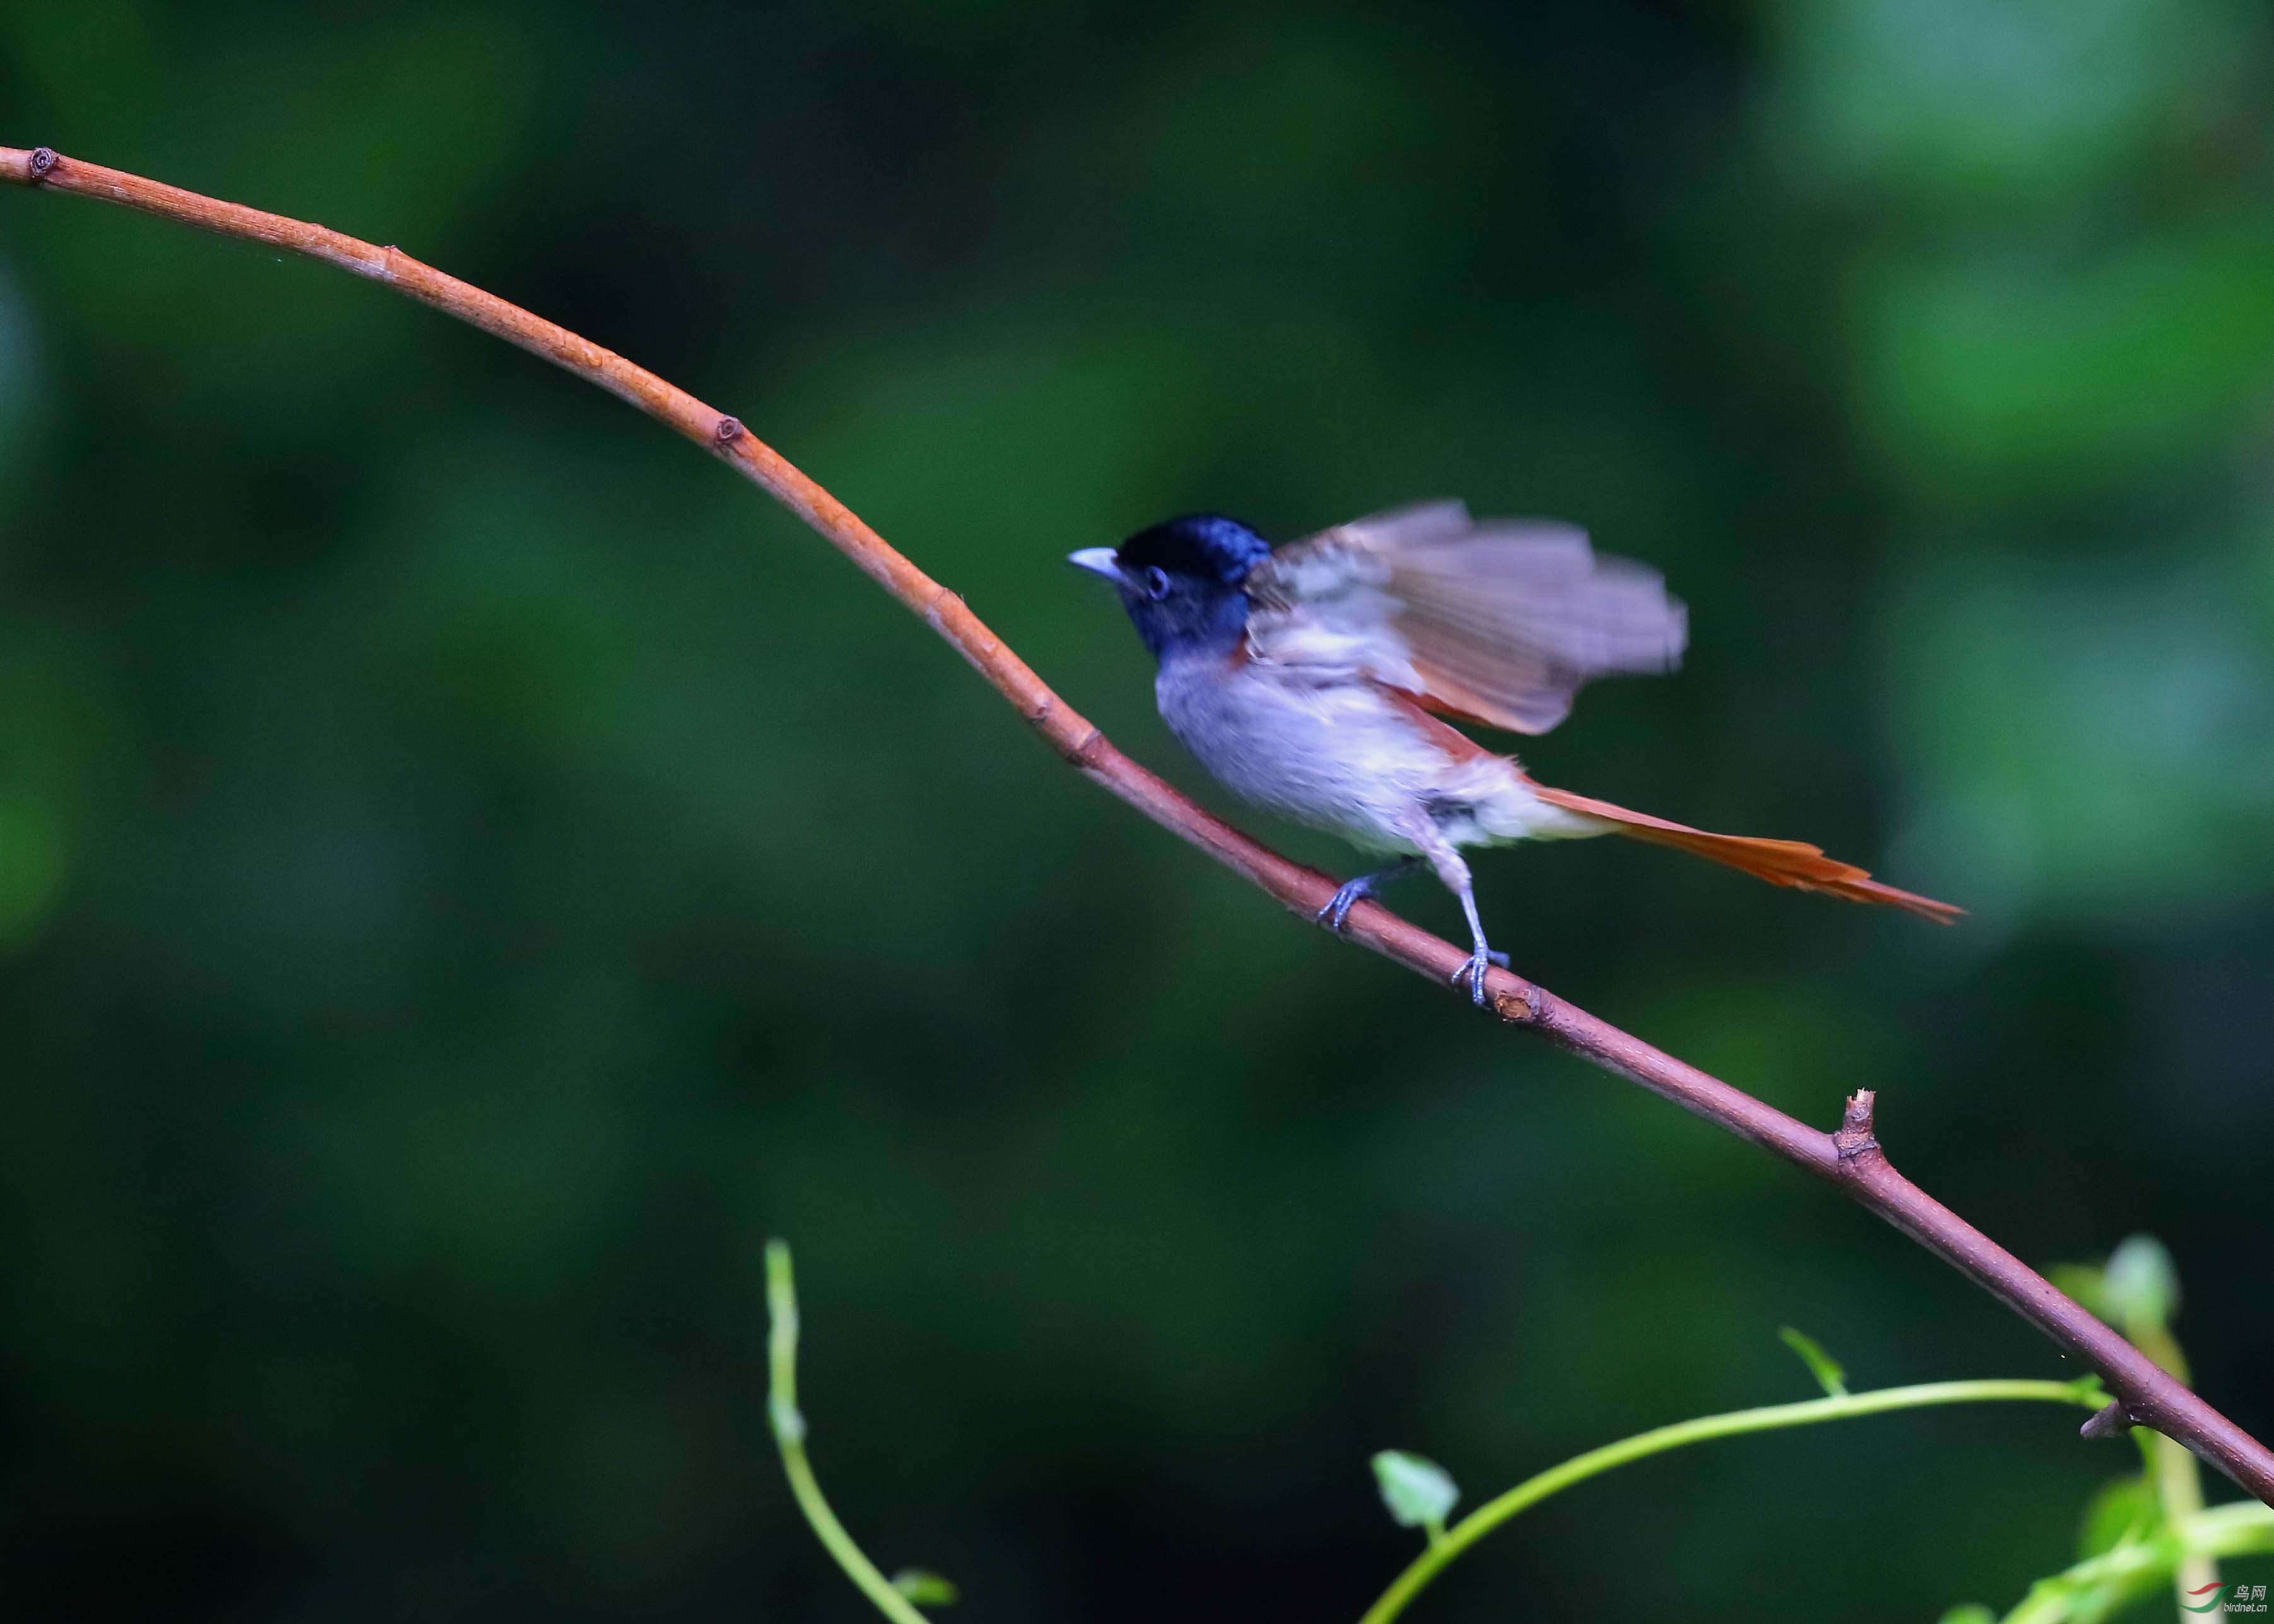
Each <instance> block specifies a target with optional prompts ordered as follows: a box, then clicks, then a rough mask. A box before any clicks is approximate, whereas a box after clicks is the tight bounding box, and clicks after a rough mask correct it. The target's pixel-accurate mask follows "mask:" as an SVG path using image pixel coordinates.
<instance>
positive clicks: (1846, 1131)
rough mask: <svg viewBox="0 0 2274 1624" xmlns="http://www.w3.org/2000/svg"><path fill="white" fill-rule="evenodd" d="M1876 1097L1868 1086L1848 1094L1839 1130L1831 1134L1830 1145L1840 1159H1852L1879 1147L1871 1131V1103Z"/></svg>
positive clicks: (1847, 1160) (1844, 1160) (1845, 1160)
mask: <svg viewBox="0 0 2274 1624" xmlns="http://www.w3.org/2000/svg"><path fill="white" fill-rule="evenodd" d="M1876 1098H1877V1096H1876V1095H1874V1094H1873V1093H1872V1091H1871V1090H1870V1089H1868V1088H1859V1089H1857V1090H1856V1091H1855V1092H1854V1093H1852V1094H1850V1095H1849V1096H1848V1108H1847V1110H1846V1111H1844V1112H1842V1113H1841V1118H1840V1131H1839V1132H1838V1133H1835V1134H1834V1135H1833V1136H1832V1147H1833V1149H1834V1150H1836V1151H1838V1152H1840V1159H1841V1161H1843V1162H1849V1161H1853V1160H1855V1159H1856V1158H1857V1157H1858V1156H1864V1155H1869V1154H1870V1153H1871V1152H1873V1151H1876V1150H1878V1149H1879V1140H1878V1139H1877V1138H1876V1137H1873V1135H1872V1131H1871V1103H1872V1101H1873V1100H1874V1099H1876Z"/></svg>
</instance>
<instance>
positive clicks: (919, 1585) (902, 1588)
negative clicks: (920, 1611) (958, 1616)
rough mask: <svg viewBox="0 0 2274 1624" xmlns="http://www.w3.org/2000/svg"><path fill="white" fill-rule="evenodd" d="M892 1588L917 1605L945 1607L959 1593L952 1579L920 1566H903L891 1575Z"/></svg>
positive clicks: (952, 1602) (949, 1604)
mask: <svg viewBox="0 0 2274 1624" xmlns="http://www.w3.org/2000/svg"><path fill="white" fill-rule="evenodd" d="M892 1588H893V1589H894V1590H898V1591H899V1592H900V1594H901V1595H903V1596H905V1597H907V1598H908V1599H909V1600H910V1601H912V1602H914V1603H915V1605H917V1606H919V1607H945V1606H951V1605H953V1604H954V1601H955V1598H956V1597H957V1596H958V1595H959V1594H960V1591H958V1590H956V1588H955V1583H954V1581H953V1580H950V1579H943V1578H941V1577H940V1576H939V1575H937V1574H936V1573H928V1572H926V1571H925V1570H924V1569H923V1568H921V1567H903V1568H901V1569H900V1572H898V1573H896V1574H894V1575H892Z"/></svg>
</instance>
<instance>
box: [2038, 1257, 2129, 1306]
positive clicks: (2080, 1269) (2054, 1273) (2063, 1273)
mask: <svg viewBox="0 0 2274 1624" xmlns="http://www.w3.org/2000/svg"><path fill="white" fill-rule="evenodd" d="M2045 1278H2046V1279H2047V1280H2051V1281H2052V1283H2053V1284H2054V1285H2055V1286H2057V1287H2059V1288H2060V1291H2061V1295H2064V1296H2069V1297H2074V1298H2075V1299H2076V1301H2077V1303H2078V1305H2079V1306H2080V1307H2082V1308H2083V1309H2085V1310H2087V1311H2090V1312H2091V1313H2093V1314H2096V1315H2097V1316H2098V1317H2099V1318H2103V1319H2109V1318H2113V1317H2114V1316H2113V1315H2112V1312H2111V1311H2110V1309H2109V1306H2108V1288H2107V1271H2106V1270H2105V1269H2103V1268H2102V1267H2101V1266H2100V1265H2098V1264H2097V1263H2056V1264H2053V1265H2050V1266H2049V1267H2047V1268H2046V1270H2045Z"/></svg>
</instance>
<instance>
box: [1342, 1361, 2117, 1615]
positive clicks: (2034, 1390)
mask: <svg viewBox="0 0 2274 1624" xmlns="http://www.w3.org/2000/svg"><path fill="white" fill-rule="evenodd" d="M2009 1400H2024V1401H2036V1402H2038V1403H2051V1404H2074V1405H2076V1406H2078V1407H2080V1408H2082V1409H2099V1408H2100V1407H2101V1405H2103V1404H2105V1402H2107V1394H2104V1393H2102V1392H2100V1390H2099V1389H2098V1387H2097V1386H2095V1385H2094V1384H2093V1383H2091V1382H2090V1381H2082V1382H2075V1381H1998V1380H1992V1381H1933V1382H1924V1383H1921V1384H1919V1385H1917V1386H1909V1387H1881V1388H1879V1390H1878V1391H1876V1392H1872V1393H1851V1394H1844V1395H1842V1396H1841V1397H1838V1398H1822V1399H1809V1400H1806V1401H1803V1402H1801V1403H1797V1404H1771V1405H1768V1406H1766V1407H1765V1408H1763V1409H1738V1410H1732V1411H1730V1412H1729V1413H1728V1414H1727V1415H1721V1416H1698V1417H1697V1418H1696V1419H1694V1420H1690V1421H1679V1422H1676V1423H1675V1424H1674V1425H1672V1426H1663V1427H1657V1428H1654V1429H1653V1430H1652V1431H1647V1432H1638V1433H1636V1434H1635V1435H1634V1436H1633V1437H1632V1438H1623V1439H1619V1441H1618V1442H1616V1443H1615V1444H1605V1445H1604V1446H1602V1447H1601V1448H1600V1449H1590V1450H1589V1451H1587V1453H1586V1454H1579V1455H1574V1456H1572V1457H1571V1458H1570V1460H1568V1461H1566V1462H1563V1463H1562V1465H1560V1466H1551V1467H1549V1468H1548V1469H1547V1470H1546V1471H1544V1472H1541V1473H1540V1475H1539V1476H1538V1477H1527V1478H1526V1479H1525V1481H1524V1482H1522V1483H1519V1484H1517V1485H1516V1487H1514V1488H1512V1489H1510V1490H1509V1491H1508V1492H1507V1493H1505V1494H1502V1495H1501V1496H1499V1497H1498V1498H1496V1499H1490V1500H1487V1501H1486V1502H1485V1503H1484V1504H1483V1505H1481V1506H1480V1507H1477V1508H1476V1509H1475V1510H1474V1511H1472V1512H1471V1513H1470V1514H1468V1515H1467V1516H1465V1517H1464V1518H1462V1519H1461V1520H1460V1521H1459V1522H1457V1523H1455V1524H1454V1525H1453V1527H1452V1528H1451V1529H1450V1530H1448V1531H1447V1533H1446V1535H1445V1537H1443V1538H1442V1539H1434V1540H1432V1541H1430V1543H1429V1546H1428V1548H1427V1550H1425V1551H1423V1552H1421V1554H1420V1555H1419V1556H1418V1557H1416V1558H1414V1559H1413V1561H1412V1565H1411V1566H1409V1567H1407V1568H1406V1569H1405V1571H1404V1573H1402V1574H1400V1575H1397V1580H1396V1581H1395V1582H1393V1583H1392V1584H1391V1585H1390V1587H1389V1589H1388V1590H1384V1591H1383V1592H1382V1598H1381V1599H1380V1600H1378V1601H1376V1602H1375V1603H1374V1605H1373V1606H1371V1607H1369V1608H1367V1613H1366V1617H1365V1618H1364V1619H1363V1620H1361V1624H1389V1620H1392V1619H1394V1618H1396V1617H1397V1615H1398V1614H1399V1613H1403V1612H1404V1610H1405V1606H1406V1604H1407V1603H1408V1602H1411V1601H1412V1599H1413V1598H1414V1597H1416V1596H1418V1595H1419V1594H1420V1593H1421V1590H1423V1588H1424V1587H1425V1586H1427V1584H1428V1582H1430V1581H1431V1580H1432V1579H1434V1578H1435V1577H1436V1576H1437V1575H1438V1574H1439V1573H1440V1572H1442V1570H1443V1569H1444V1567H1446V1565H1447V1564H1448V1563H1449V1562H1451V1561H1452V1560H1453V1559H1454V1558H1455V1557H1457V1556H1458V1555H1460V1554H1461V1552H1464V1551H1465V1550H1467V1549H1468V1548H1469V1547H1470V1546H1471V1545H1474V1544H1476V1543H1477V1541H1478V1540H1480V1539H1482V1538H1483V1537H1485V1536H1486V1535H1487V1534H1489V1533H1491V1532H1492V1531H1493V1530H1495V1529H1496V1528H1498V1527H1499V1526H1500V1525H1501V1524H1502V1523H1503V1522H1507V1521H1508V1520H1509V1519H1510V1517H1513V1516H1515V1515H1516V1514H1517V1513H1518V1512H1521V1511H1525V1510H1528V1509H1530V1508H1531V1507H1533V1506H1536V1505H1538V1504H1539V1503H1540V1501H1541V1500H1544V1499H1547V1497H1548V1496H1549V1495H1551V1494H1555V1493H1557V1492H1560V1491H1562V1490H1564V1489H1568V1488H1570V1486H1571V1485H1572V1484H1575V1483H1583V1482H1585V1480H1586V1479H1588V1478H1590V1477H1595V1476H1597V1475H1599V1474H1600V1473H1603V1472H1607V1471H1609V1470H1610V1469H1612V1468H1613V1467H1615V1466H1624V1465H1625V1464H1626V1463H1627V1462H1630V1461H1639V1460H1641V1459H1643V1458H1644V1457H1645V1455H1653V1454H1664V1453H1665V1452H1666V1451H1668V1450H1669V1449H1680V1448H1683V1447H1684V1446H1687V1445H1690V1444H1702V1443H1705V1442H1706V1441H1707V1440H1708V1439H1716V1438H1735V1437H1736V1436H1738V1435H1739V1434H1741V1433H1744V1432H1770V1431H1776V1430H1777V1429H1778V1428H1780V1427H1799V1426H1809V1425H1812V1424H1815V1423H1817V1422H1819V1421H1846V1420H1849V1419H1852V1418H1853V1417H1855V1416H1876V1415H1879V1413H1881V1412H1882V1411H1885V1410H1891V1409H1925V1408H1927V1407H1929V1406H1931V1405H1936V1404H1980V1403H1992V1402H1997V1401H2009Z"/></svg>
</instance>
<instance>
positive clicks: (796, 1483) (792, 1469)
mask: <svg viewBox="0 0 2274 1624" xmlns="http://www.w3.org/2000/svg"><path fill="white" fill-rule="evenodd" d="M766 1318H768V1320H770V1321H771V1322H772V1331H771V1333H769V1335H768V1337H767V1339H766V1349H767V1355H768V1363H769V1366H770V1368H771V1375H772V1381H771V1382H770V1384H769V1386H768V1391H767V1398H766V1418H767V1419H768V1420H769V1421H770V1422H772V1424H773V1431H774V1442H775V1443H776V1444H777V1445H778V1446H780V1449H781V1458H782V1470H783V1472H784V1473H785V1474H786V1475H787V1477H788V1478H789V1490H790V1492H791V1493H792V1494H794V1495H795V1496H796V1497H797V1504H798V1509H799V1510H801V1511H802V1512H804V1513H805V1520H806V1521H807V1522H809V1523H811V1524H812V1525H813V1531H814V1533H815V1534H816V1535H817V1536H818V1537H819V1538H820V1540H821V1543H822V1544H823V1545H825V1546H826V1547H827V1549H828V1552H829V1554H830V1555H832V1556H833V1557H835V1558H836V1559H837V1565H838V1566H839V1567H841V1568H843V1569H844V1570H845V1574H846V1576H847V1578H849V1579H851V1580H852V1581H853V1582H854V1583H855V1584H857V1585H859V1586H860V1587H861V1593H862V1595H864V1596H866V1597H867V1598H869V1599H870V1601H872V1602H874V1603H876V1604H877V1611H878V1612H879V1613H883V1614H884V1615H885V1617H886V1618H888V1619H891V1620H893V1624H930V1620H927V1619H926V1618H925V1617H924V1615H923V1614H922V1613H918V1612H917V1611H916V1610H915V1607H914V1606H912V1605H909V1602H908V1598H907V1597H905V1596H903V1595H901V1594H900V1592H899V1591H898V1590H894V1589H893V1588H892V1581H891V1580H889V1579H887V1578H885V1575H883V1574H881V1573H879V1572H877V1565H876V1564H875V1563H874V1562H872V1561H870V1560H869V1559H868V1558H867V1557H866V1556H863V1555H862V1553H861V1547H860V1546H858V1545H855V1544H854V1543H853V1536H852V1535H850V1534H848V1533H847V1532H846V1531H845V1525H844V1524H843V1523H842V1522H839V1521H838V1520H837V1514H836V1513H835V1512H833V1511H832V1510H830V1509H829V1501H828V1500H827V1499H825V1498H824V1497H823V1495H822V1492H821V1484H819V1483H818V1482H817V1481H816V1480H815V1478H814V1476H813V1468H812V1466H811V1465H810V1464H809V1463H808V1462H807V1460H806V1458H805V1416H803V1415H802V1414H801V1413H800V1412H799V1409H798V1408H797V1285H796V1281H795V1280H794V1278H793V1276H792V1275H791V1273H790V1265H789V1245H788V1243H787V1242H783V1241H768V1242H767V1243H766Z"/></svg>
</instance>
